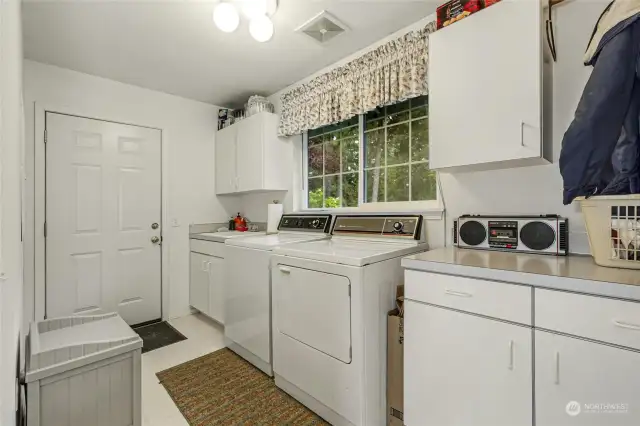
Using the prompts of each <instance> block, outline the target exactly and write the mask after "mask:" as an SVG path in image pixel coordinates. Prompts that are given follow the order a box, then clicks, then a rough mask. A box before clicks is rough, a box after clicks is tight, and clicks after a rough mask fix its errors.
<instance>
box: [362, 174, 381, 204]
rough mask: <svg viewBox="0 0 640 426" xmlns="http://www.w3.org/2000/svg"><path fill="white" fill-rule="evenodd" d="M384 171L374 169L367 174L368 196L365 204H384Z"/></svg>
mask: <svg viewBox="0 0 640 426" xmlns="http://www.w3.org/2000/svg"><path fill="white" fill-rule="evenodd" d="M384 175H385V172H384V169H382V168H380V169H372V170H367V171H366V172H365V179H366V183H367V194H366V197H365V203H383V202H384V186H385V185H384Z"/></svg>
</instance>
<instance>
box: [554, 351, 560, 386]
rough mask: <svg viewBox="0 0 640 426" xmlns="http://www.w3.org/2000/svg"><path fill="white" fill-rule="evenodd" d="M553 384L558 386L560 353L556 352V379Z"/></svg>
mask: <svg viewBox="0 0 640 426" xmlns="http://www.w3.org/2000/svg"><path fill="white" fill-rule="evenodd" d="M554 382H555V384H556V385H559V384H560V352H556V379H555V381H554Z"/></svg>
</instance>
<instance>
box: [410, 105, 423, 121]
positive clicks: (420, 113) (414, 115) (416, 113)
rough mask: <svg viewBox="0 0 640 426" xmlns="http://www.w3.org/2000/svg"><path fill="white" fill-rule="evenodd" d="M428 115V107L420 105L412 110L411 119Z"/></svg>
mask: <svg viewBox="0 0 640 426" xmlns="http://www.w3.org/2000/svg"><path fill="white" fill-rule="evenodd" d="M426 116H427V107H426V106H425V107H420V108H416V109H414V110H411V119H412V120H415V119H416V118H420V117H426Z"/></svg>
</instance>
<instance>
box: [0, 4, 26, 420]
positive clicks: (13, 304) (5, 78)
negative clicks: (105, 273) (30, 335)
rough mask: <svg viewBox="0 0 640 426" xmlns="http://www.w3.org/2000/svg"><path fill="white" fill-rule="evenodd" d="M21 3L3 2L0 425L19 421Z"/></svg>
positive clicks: (0, 67)
mask: <svg viewBox="0 0 640 426" xmlns="http://www.w3.org/2000/svg"><path fill="white" fill-rule="evenodd" d="M20 7H21V6H20V1H19V0H3V1H2V2H0V103H1V104H0V163H1V166H0V170H2V176H1V177H0V183H1V185H2V188H1V189H0V209H1V212H0V218H1V226H2V230H1V232H0V235H1V239H0V247H2V251H1V256H2V266H1V268H2V269H3V270H4V273H5V277H6V280H5V281H3V280H2V279H0V425H2V426H11V425H14V424H15V420H16V413H15V411H16V397H15V383H16V371H17V367H18V365H19V362H20V360H19V357H18V351H19V348H20V343H19V341H20V340H19V336H20V324H21V321H22V243H21V241H20V232H21V230H20V228H21V221H22V217H21V215H22V209H21V207H20V206H21V197H22V194H21V186H22V179H21V177H22V170H21V168H22V164H23V138H24V117H23V108H22V30H21V21H20V19H21V18H20Z"/></svg>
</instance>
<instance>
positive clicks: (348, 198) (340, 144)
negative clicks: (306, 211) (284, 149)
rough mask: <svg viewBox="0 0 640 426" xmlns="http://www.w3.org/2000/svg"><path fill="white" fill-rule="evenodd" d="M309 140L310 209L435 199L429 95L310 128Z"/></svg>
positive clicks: (308, 203)
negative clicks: (336, 122) (332, 123)
mask: <svg viewBox="0 0 640 426" xmlns="http://www.w3.org/2000/svg"><path fill="white" fill-rule="evenodd" d="M361 129H362V130H361ZM306 140H307V142H306V149H305V152H306V167H305V168H306V176H307V192H306V195H307V199H306V200H307V204H306V205H307V207H308V208H339V207H358V206H359V205H361V204H363V203H389V202H411V201H429V200H436V199H437V187H436V173H435V172H433V171H431V170H429V118H428V105H427V97H426V96H422V97H418V98H414V99H411V100H408V101H405V102H401V103H398V104H394V105H390V106H386V107H380V108H377V109H376V110H374V111H371V112H369V113H367V114H366V115H362V116H359V117H354V118H353V119H350V120H347V121H345V122H342V123H338V124H334V125H331V126H325V127H321V128H319V129H315V130H310V131H309V132H308V134H307V139H306ZM360 141H364V142H363V143H362V144H361V143H360Z"/></svg>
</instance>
